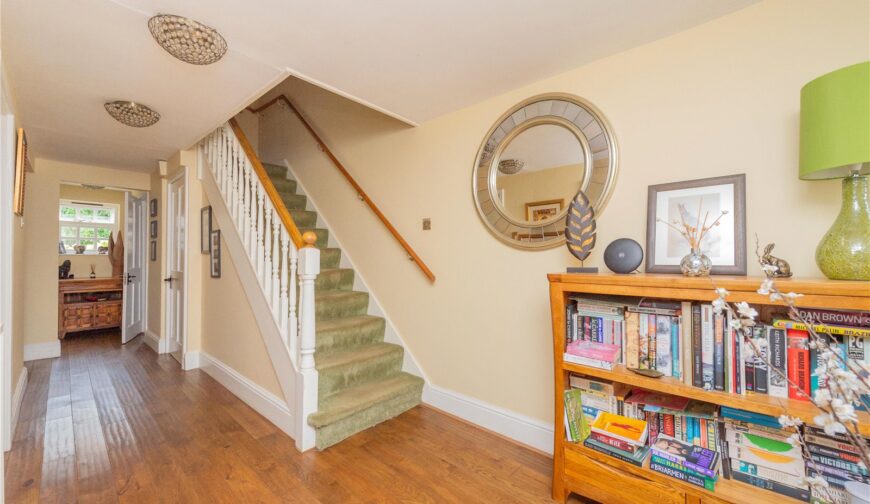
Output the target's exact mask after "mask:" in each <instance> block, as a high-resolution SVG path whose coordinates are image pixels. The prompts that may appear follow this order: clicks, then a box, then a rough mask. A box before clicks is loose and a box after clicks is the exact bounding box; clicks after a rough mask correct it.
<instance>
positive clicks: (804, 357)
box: [786, 329, 812, 401]
mask: <svg viewBox="0 0 870 504" xmlns="http://www.w3.org/2000/svg"><path fill="white" fill-rule="evenodd" d="M786 341H787V343H786V346H787V352H788V354H787V355H788V361H787V362H788V364H787V376H788V379H789V381H790V382H791V383H789V385H788V397H789V398H790V399H799V400H802V401H808V400H809V399H808V398H807V396H805V395H803V394H801V393H800V392H799V391H798V389H797V388H796V387H795V386H794V385H792V384H793V383H794V384H797V386H798V387H800V389H801V390H803V391H804V392H806V393H807V394H809V393H810V374H811V373H812V370H811V369H810V350H809V335H808V334H807V332H806V331H800V330H797V329H788V330H786Z"/></svg>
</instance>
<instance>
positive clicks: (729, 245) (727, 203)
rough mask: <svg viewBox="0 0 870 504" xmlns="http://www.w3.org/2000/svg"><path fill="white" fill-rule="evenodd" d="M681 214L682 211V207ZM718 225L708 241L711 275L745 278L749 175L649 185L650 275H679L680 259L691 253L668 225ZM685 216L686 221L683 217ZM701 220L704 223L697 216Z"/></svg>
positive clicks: (703, 246) (703, 249) (703, 248)
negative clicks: (747, 185) (711, 265)
mask: <svg viewBox="0 0 870 504" xmlns="http://www.w3.org/2000/svg"><path fill="white" fill-rule="evenodd" d="M681 207H682V208H683V210H680V208H681ZM722 211H726V212H727V213H726V214H725V215H723V216H722V219H721V220H720V221H719V225H717V226H714V227H713V228H712V229H711V230H710V232H709V233H708V234H707V235H706V236H705V237H704V240H703V243H702V244H701V252H703V253H704V254H706V255H707V256H708V257H709V258H710V260H711V262H712V263H713V268H712V270H711V271H710V273H711V274H713V275H745V274H746V175H745V174H739V175H726V176H722V177H712V178H705V179H696V180H687V181H683V182H671V183H667V184H657V185H652V186H649V188H648V192H647V223H646V231H647V233H646V271H647V273H680V260H681V259H682V258H683V257H684V256H685V255H687V254H688V253H689V252H690V247H689V244H688V243H687V242H686V240H685V239H684V238H683V237H682V236H680V234H679V233H678V232H677V231H675V230H673V229H671V228H670V226H668V225H667V224H666V223H665V222H660V221H659V219H661V220H664V221H666V222H673V221H674V220H676V221H680V222H681V218H682V217H684V218H686V219H687V220H689V221H690V224H692V225H698V222H697V221H698V220H701V221H702V222H703V220H704V217H703V215H707V216H708V219H707V224H710V223H711V222H712V221H714V220H716V217H718V216H719V215H720V214H721V212H722ZM681 212H682V213H683V214H682V217H681ZM698 216H700V219H699V217H698Z"/></svg>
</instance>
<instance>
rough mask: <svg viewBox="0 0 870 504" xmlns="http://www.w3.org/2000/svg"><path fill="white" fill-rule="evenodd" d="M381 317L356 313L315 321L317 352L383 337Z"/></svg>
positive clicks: (349, 346)
mask: <svg viewBox="0 0 870 504" xmlns="http://www.w3.org/2000/svg"><path fill="white" fill-rule="evenodd" d="M385 328H386V321H385V320H384V319H383V317H374V316H371V315H357V316H354V317H342V318H338V319H334V320H324V321H322V322H318V323H317V340H316V341H317V352H318V353H317V354H316V355H320V352H325V351H330V350H333V349H338V348H352V347H356V346H360V345H365V344H368V343H378V342H380V341H383V339H384V329H385Z"/></svg>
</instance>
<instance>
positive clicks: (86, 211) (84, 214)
mask: <svg viewBox="0 0 870 504" xmlns="http://www.w3.org/2000/svg"><path fill="white" fill-rule="evenodd" d="M79 220H80V221H82V222H91V221H93V220H94V209H93V208H79Z"/></svg>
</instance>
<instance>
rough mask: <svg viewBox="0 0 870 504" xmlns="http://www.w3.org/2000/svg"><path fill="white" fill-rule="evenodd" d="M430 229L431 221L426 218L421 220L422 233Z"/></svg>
mask: <svg viewBox="0 0 870 504" xmlns="http://www.w3.org/2000/svg"><path fill="white" fill-rule="evenodd" d="M430 229H432V219H430V218H429V217H426V218H425V219H423V231H429V230H430Z"/></svg>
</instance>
